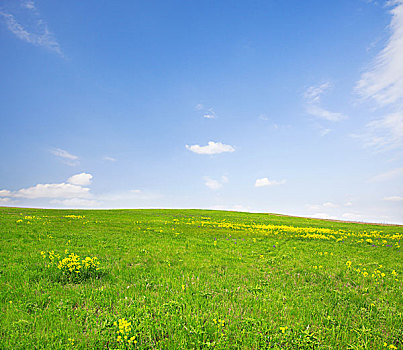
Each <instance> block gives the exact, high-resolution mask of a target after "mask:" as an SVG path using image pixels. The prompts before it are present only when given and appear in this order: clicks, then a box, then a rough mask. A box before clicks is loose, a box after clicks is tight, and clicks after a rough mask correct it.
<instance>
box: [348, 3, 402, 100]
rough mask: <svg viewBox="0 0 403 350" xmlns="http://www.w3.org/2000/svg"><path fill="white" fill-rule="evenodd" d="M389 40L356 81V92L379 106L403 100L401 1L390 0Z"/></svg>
mask: <svg viewBox="0 0 403 350" xmlns="http://www.w3.org/2000/svg"><path fill="white" fill-rule="evenodd" d="M388 3H389V4H390V5H393V8H392V9H391V11H390V13H391V15H392V20H391V22H390V25H389V29H390V33H391V34H390V37H389V40H388V41H387V43H386V46H385V47H384V48H383V50H382V51H381V52H380V53H379V54H378V55H377V57H376V58H375V60H374V62H373V63H372V65H371V67H370V68H369V69H368V70H367V71H366V72H364V73H363V74H362V76H361V79H360V80H359V81H358V82H357V86H356V89H357V91H358V93H359V94H360V95H361V96H362V97H363V98H366V99H373V100H375V101H376V102H378V103H379V104H380V105H388V104H391V103H395V102H398V101H402V100H403V1H389V2H388Z"/></svg>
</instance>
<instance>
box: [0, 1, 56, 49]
mask: <svg viewBox="0 0 403 350" xmlns="http://www.w3.org/2000/svg"><path fill="white" fill-rule="evenodd" d="M22 7H23V8H25V9H26V12H27V19H25V22H26V26H24V25H23V24H21V23H20V22H18V21H17V19H16V18H15V17H14V15H13V14H11V13H8V12H5V11H0V18H1V17H2V19H3V22H4V23H5V24H6V26H7V29H8V30H9V31H10V32H11V33H13V34H14V35H15V36H16V37H17V38H18V39H20V40H23V41H25V42H27V43H30V44H32V45H35V46H40V47H43V48H45V49H47V50H49V51H53V52H56V53H57V54H58V55H60V56H62V57H63V53H62V50H61V48H60V45H59V43H58V42H57V40H56V38H55V37H54V35H53V33H51V32H50V30H49V29H48V26H47V24H46V22H45V21H44V20H43V19H42V18H41V17H40V15H39V12H38V11H37V9H36V7H35V3H34V2H33V1H26V2H25V3H23V6H22ZM27 26H28V27H29V28H27Z"/></svg>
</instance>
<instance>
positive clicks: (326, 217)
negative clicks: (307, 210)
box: [311, 213, 337, 220]
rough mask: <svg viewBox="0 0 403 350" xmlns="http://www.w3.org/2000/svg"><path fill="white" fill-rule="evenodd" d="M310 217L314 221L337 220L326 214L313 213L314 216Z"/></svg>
mask: <svg viewBox="0 0 403 350" xmlns="http://www.w3.org/2000/svg"><path fill="white" fill-rule="evenodd" d="M311 217H312V218H315V219H327V220H337V217H336V216H333V215H329V214H327V213H315V214H313V215H311Z"/></svg>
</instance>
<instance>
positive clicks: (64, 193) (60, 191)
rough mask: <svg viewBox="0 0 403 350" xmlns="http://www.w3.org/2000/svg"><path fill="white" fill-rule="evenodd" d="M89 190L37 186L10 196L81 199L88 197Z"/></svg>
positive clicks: (76, 186)
mask: <svg viewBox="0 0 403 350" xmlns="http://www.w3.org/2000/svg"><path fill="white" fill-rule="evenodd" d="M89 191H90V189H89V188H86V187H81V186H78V185H72V184H66V183H60V184H38V185H35V186H32V187H28V188H22V189H20V190H18V191H16V192H13V194H12V196H13V197H17V198H30V199H34V198H83V197H88V196H89Z"/></svg>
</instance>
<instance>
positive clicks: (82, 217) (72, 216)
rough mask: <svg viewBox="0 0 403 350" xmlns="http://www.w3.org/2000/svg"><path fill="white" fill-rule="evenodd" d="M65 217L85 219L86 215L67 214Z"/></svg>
mask: <svg viewBox="0 0 403 350" xmlns="http://www.w3.org/2000/svg"><path fill="white" fill-rule="evenodd" d="M63 217H64V218H69V219H84V218H85V215H65V216H63Z"/></svg>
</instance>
